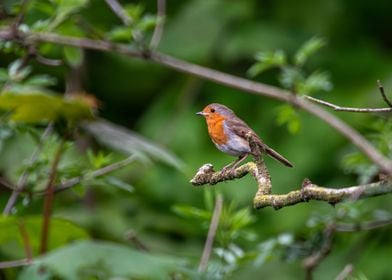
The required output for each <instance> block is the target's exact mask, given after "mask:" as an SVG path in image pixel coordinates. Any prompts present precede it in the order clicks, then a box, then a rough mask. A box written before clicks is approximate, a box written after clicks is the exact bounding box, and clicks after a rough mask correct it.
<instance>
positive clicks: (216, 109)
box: [196, 103, 234, 120]
mask: <svg viewBox="0 0 392 280" xmlns="http://www.w3.org/2000/svg"><path fill="white" fill-rule="evenodd" d="M196 115H199V116H203V117H205V118H206V119H207V120H208V119H213V118H216V117H222V116H224V117H228V116H232V115H234V113H233V111H232V110H230V109H229V108H227V107H226V106H225V105H222V104H219V103H212V104H209V105H207V106H206V107H204V109H203V111H200V112H197V113H196Z"/></svg>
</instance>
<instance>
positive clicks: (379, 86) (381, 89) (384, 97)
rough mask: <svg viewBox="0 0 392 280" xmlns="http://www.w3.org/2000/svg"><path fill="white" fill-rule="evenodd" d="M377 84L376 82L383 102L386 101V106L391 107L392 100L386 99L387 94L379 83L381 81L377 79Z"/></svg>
mask: <svg viewBox="0 0 392 280" xmlns="http://www.w3.org/2000/svg"><path fill="white" fill-rule="evenodd" d="M377 84H378V89H379V90H380V93H381V96H382V99H384V101H385V103H387V104H388V106H389V107H390V108H391V109H392V102H391V101H390V100H389V99H388V97H387V95H386V94H385V91H384V87H383V85H382V84H381V81H380V80H377Z"/></svg>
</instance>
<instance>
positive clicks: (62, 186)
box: [35, 155, 137, 195]
mask: <svg viewBox="0 0 392 280" xmlns="http://www.w3.org/2000/svg"><path fill="white" fill-rule="evenodd" d="M136 159H137V156H136V155H132V156H130V157H127V158H126V159H123V160H120V161H118V162H115V163H112V164H110V165H107V166H105V167H102V168H100V169H97V170H95V171H92V172H91V173H88V174H86V175H83V176H78V177H73V178H71V179H68V180H66V181H64V182H62V183H60V184H59V185H56V186H55V192H56V193H57V192H61V191H64V190H67V189H70V188H72V187H73V186H75V185H77V184H80V183H81V182H82V181H83V180H92V179H95V178H97V177H101V176H104V175H106V174H109V173H111V172H113V171H116V170H118V169H121V168H123V167H125V166H127V165H129V164H131V163H132V162H134V161H135V160H136ZM45 193H46V191H45V190H44V191H38V192H36V193H35V194H37V195H44V194H45Z"/></svg>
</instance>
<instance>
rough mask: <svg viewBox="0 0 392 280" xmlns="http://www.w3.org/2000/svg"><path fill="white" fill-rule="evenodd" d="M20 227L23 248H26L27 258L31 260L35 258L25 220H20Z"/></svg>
mask: <svg viewBox="0 0 392 280" xmlns="http://www.w3.org/2000/svg"><path fill="white" fill-rule="evenodd" d="M18 227H19V232H20V235H21V236H22V240H23V248H24V250H25V254H26V258H27V259H28V260H30V261H31V260H32V259H33V250H32V248H31V242H30V238H29V234H28V233H27V230H26V227H25V225H24V222H23V221H18Z"/></svg>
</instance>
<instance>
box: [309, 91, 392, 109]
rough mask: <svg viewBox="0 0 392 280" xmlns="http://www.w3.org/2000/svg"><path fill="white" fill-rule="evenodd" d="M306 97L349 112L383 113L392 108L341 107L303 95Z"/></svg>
mask: <svg viewBox="0 0 392 280" xmlns="http://www.w3.org/2000/svg"><path fill="white" fill-rule="evenodd" d="M304 97H305V98H306V99H308V100H310V101H313V102H315V103H318V104H321V105H324V106H327V107H330V108H332V109H334V110H335V111H340V112H351V113H385V112H392V108H354V107H341V106H338V105H335V104H332V103H330V102H327V101H324V100H321V99H318V98H315V97H311V96H309V95H305V96H304Z"/></svg>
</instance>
